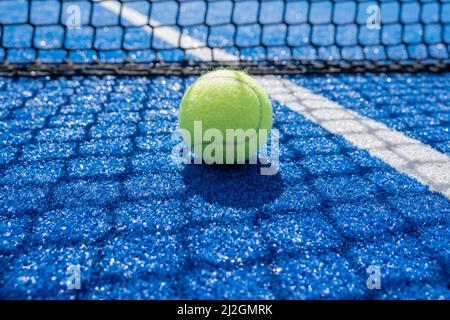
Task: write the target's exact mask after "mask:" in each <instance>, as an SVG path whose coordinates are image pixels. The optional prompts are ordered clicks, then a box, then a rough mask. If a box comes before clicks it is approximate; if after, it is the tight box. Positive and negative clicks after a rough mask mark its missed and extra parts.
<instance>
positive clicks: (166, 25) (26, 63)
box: [0, 0, 450, 75]
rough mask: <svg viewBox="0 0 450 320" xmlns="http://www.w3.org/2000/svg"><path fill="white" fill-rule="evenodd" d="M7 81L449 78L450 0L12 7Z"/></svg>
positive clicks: (5, 49)
mask: <svg viewBox="0 0 450 320" xmlns="http://www.w3.org/2000/svg"><path fill="white" fill-rule="evenodd" d="M0 40H1V48H0V75H22V74H26V75H44V74H54V75H58V74H65V75H69V74H182V73H183V74H184V73H186V74H189V73H199V72H203V71H205V70H208V69H211V68H214V67H218V66H232V67H237V68H246V69H249V70H250V71H251V72H252V73H255V74H268V73H271V74H276V73H302V72H360V71H372V72H384V71H408V72H415V71H424V70H425V71H448V70H449V61H450V58H449V56H450V1H425V0H423V1H408V0H405V1H391V0H386V1H365V0H361V1H348V0H342V1H339V0H334V1H321V0H317V1H299V0H292V1H288V0H284V1H283V0H266V1H255V0H241V1H239V0H234V1H231V0H210V1H204V0H185V1H175V0H160V1H149V0H128V1H126V0H124V1H110V0H98V1H94V0H89V1H88V0H67V1H61V0H29V1H17V0H6V1H5V0H3V1H0Z"/></svg>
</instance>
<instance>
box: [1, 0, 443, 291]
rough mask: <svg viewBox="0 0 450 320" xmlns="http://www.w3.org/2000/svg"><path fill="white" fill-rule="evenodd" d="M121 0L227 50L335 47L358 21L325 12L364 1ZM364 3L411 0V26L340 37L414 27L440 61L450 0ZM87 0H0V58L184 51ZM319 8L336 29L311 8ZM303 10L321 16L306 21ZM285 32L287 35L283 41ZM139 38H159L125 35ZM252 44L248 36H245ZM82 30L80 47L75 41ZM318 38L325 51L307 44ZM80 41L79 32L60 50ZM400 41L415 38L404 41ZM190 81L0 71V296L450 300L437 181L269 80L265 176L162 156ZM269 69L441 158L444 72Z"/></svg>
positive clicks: (302, 52)
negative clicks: (72, 24) (65, 22)
mask: <svg viewBox="0 0 450 320" xmlns="http://www.w3.org/2000/svg"><path fill="white" fill-rule="evenodd" d="M113 2H114V1H113ZM123 2H124V3H123V5H124V6H129V7H130V8H132V9H133V12H138V13H139V12H140V13H142V14H144V13H148V11H146V10H148V9H149V8H152V10H151V13H150V17H151V18H152V19H156V20H158V21H159V23H160V24H162V25H166V24H167V25H172V24H174V23H175V22H176V24H179V25H181V26H183V28H179V29H178V31H177V30H175V31H177V32H180V33H182V34H183V35H185V36H188V37H191V38H194V39H196V40H197V41H200V42H201V41H207V42H208V43H207V45H208V46H211V47H220V48H222V47H223V49H221V50H222V51H223V52H224V53H225V54H229V55H233V54H236V48H235V46H234V45H233V44H236V43H237V44H238V45H241V46H243V47H244V49H243V50H242V52H241V54H242V57H244V58H245V59H248V60H251V61H258V59H263V58H264V57H266V56H267V55H268V56H271V57H278V58H279V59H282V58H283V57H286V55H288V54H292V55H293V56H295V55H297V56H296V57H297V58H298V57H301V58H302V59H307V58H308V57H309V58H310V59H318V58H320V57H318V55H319V56H320V55H327V56H333V55H334V54H336V53H335V52H334V51H333V50H335V48H333V47H331V48H330V47H329V45H328V42H329V41H338V42H341V43H344V45H345V44H346V43H349V44H351V41H352V39H353V37H355V36H356V35H355V34H354V31H355V30H353V28H352V27H351V26H347V25H346V24H345V23H346V19H347V18H348V16H347V15H345V14H342V12H348V10H351V9H352V8H353V9H355V8H358V6H360V5H364V6H365V7H364V8H363V9H365V8H366V7H367V6H369V5H370V4H371V3H372V2H377V1H372V2H370V1H361V2H362V4H361V3H358V2H357V1H356V2H355V1H338V4H334V1H318V2H316V3H314V2H313V3H311V1H277V0H271V1H262V3H260V2H259V1H249V0H246V1H236V2H233V1H228V0H223V1H211V2H208V3H207V4H206V3H205V1H182V2H181V4H180V3H178V2H177V1H136V0H132V1H128V3H127V1H123ZM378 2H379V1H378ZM117 3H118V2H117ZM381 3H382V8H381V9H382V11H381V12H382V19H384V20H382V21H383V22H387V23H388V22H389V21H390V19H395V18H397V19H399V18H398V17H399V12H400V11H399V10H400V9H399V8H401V9H402V11H401V12H402V15H401V17H400V21H402V22H405V23H409V22H411V21H414V19H415V14H416V13H415V11H414V10H415V8H416V9H417V6H418V7H419V8H420V9H421V14H422V18H421V19H422V20H421V21H422V22H423V23H424V24H425V25H426V26H425V27H424V26H423V25H420V24H415V23H411V24H410V25H409V24H408V25H407V26H406V27H402V28H403V29H401V31H399V30H398V29H397V27H398V26H399V25H400V24H395V23H394V24H392V25H391V24H388V25H387V26H386V28H385V29H382V32H381V33H380V32H378V33H377V35H378V37H377V36H374V34H373V33H371V31H367V30H365V31H360V32H359V34H358V36H357V37H358V39H359V41H363V42H364V41H365V43H366V44H367V43H368V44H370V43H371V41H373V42H374V43H375V45H373V46H371V49H370V50H368V51H364V52H362V51H361V52H359V51H358V50H357V48H356V47H355V48H349V49H348V51H346V53H347V54H349V55H350V56H352V57H357V56H358V54H361V53H364V54H367V55H369V56H372V55H377V54H381V53H380V50H379V49H380V48H378V47H377V46H376V43H377V41H380V39H381V41H382V42H380V43H382V44H383V45H388V44H390V43H393V44H395V41H396V39H397V37H398V36H399V35H401V37H403V38H402V39H403V40H402V41H403V42H406V43H408V41H411V43H413V44H415V43H417V39H416V38H415V37H420V39H421V41H423V42H424V43H427V44H428V46H427V47H426V50H425V51H426V52H427V53H428V54H430V55H432V56H433V57H438V58H439V59H441V61H446V62H447V63H448V61H449V52H450V19H449V17H450V2H448V1H424V3H422V1H406V4H400V2H398V1H390V0H388V1H381ZM69 4H74V5H77V6H78V7H79V8H80V10H81V13H82V16H81V17H82V19H81V22H82V24H83V23H84V19H88V20H89V21H91V25H90V27H89V28H88V27H82V28H81V29H75V30H68V31H64V28H62V27H60V26H59V25H57V24H56V22H58V20H55V19H56V18H55V17H57V16H58V15H59V14H60V13H61V12H63V14H67V11H66V10H65V9H67V8H66V7H65V6H68V5H69ZM338 5H340V6H342V7H341V8H340V10H335V11H332V9H333V8H335V9H336V7H333V6H338ZM91 6H94V4H92V3H91V1H87V0H80V1H69V2H67V3H66V2H64V3H61V2H60V1H56V0H48V1H44V0H33V1H31V3H30V1H23V0H20V1H5V0H1V1H0V31H1V38H0V39H1V46H2V48H1V50H0V61H1V62H3V63H5V62H9V63H15V62H24V63H27V62H33V61H35V60H36V59H38V60H39V61H46V62H59V61H61V60H64V59H69V60H70V61H74V62H77V61H78V62H79V61H82V62H83V63H86V64H88V63H90V62H92V61H93V60H95V61H97V60H102V61H103V60H104V61H108V62H113V63H116V62H119V63H120V62H121V61H122V60H124V59H125V60H127V61H134V62H142V61H143V62H148V61H152V60H154V59H161V60H167V61H172V60H174V61H178V60H180V61H181V60H183V59H185V58H186V56H185V55H184V53H183V50H181V49H179V48H173V44H171V43H170V39H164V38H163V39H158V38H157V37H156V38H154V39H150V38H148V37H150V36H151V35H152V33H149V32H148V30H147V29H146V28H145V27H142V26H140V25H133V23H135V21H130V20H133V19H130V15H128V16H127V12H124V11H123V10H122V15H123V16H122V18H121V19H120V23H118V22H117V20H118V19H119V18H118V17H119V16H120V14H117V13H114V10H111V8H109V9H108V8H107V7H103V6H102V4H101V2H100V4H96V5H95V9H94V10H92V8H91ZM403 6H406V7H403ZM255 8H256V9H257V10H258V12H259V15H258V17H253V13H254V12H256V11H255V10H256V9H255ZM363 9H361V8H360V10H358V15H357V16H358V17H360V18H361V17H363V16H362V15H364V14H365V12H366V11H365V10H363ZM305 10H306V11H305ZM342 10H344V11H342ZM346 10H347V11H346ZM83 12H90V14H91V16H90V17H88V18H86V16H85V15H83ZM227 12H229V13H227ZM231 12H233V21H234V23H233V24H228V23H227V20H226V19H225V18H226V17H228V15H231ZM303 12H309V13H310V15H309V16H308V17H307V16H306V15H303V14H302V13H303ZM331 12H335V13H334V15H333V19H334V20H333V22H334V23H337V25H338V26H340V27H341V28H339V27H337V28H335V29H333V28H331V29H330V26H331V24H327V23H326V22H327V21H328V20H329V17H328V16H329V15H330V14H331ZM339 12H340V14H339ZM128 13H129V12H128ZM127 17H128V19H130V20H127ZM280 17H281V18H283V17H284V19H285V20H286V21H287V22H288V23H291V22H292V23H293V22H298V24H295V25H294V27H292V28H291V27H289V30H286V28H288V26H287V25H286V24H277V23H274V21H276V20H277V19H280ZM198 19H200V21H198ZM203 19H205V21H207V24H204V23H202V21H201V20H203ZM254 19H257V20H258V21H259V22H260V23H262V26H264V27H261V26H259V27H260V29H258V28H257V27H258V25H257V24H256V23H255V22H253V21H254ZM271 19H272V20H273V21H272V20H271ZM327 19H328V20H327ZM358 19H359V18H358ZM361 19H362V18H361ZM307 20H312V21H311V23H312V24H313V25H314V24H317V25H318V26H315V25H314V28H313V29H314V30H311V28H312V27H311V26H310V25H309V24H307V23H306V21H307ZM27 21H28V22H29V21H31V22H33V23H27ZM55 21H56V22H55ZM86 21H87V20H86ZM92 21H93V22H92ZM174 21H175V22H174ZM302 22H305V23H304V24H303V23H302ZM114 23H116V24H117V25H116V27H111V26H110V25H111V24H114ZM105 24H106V25H108V26H107V27H105ZM216 24H217V26H216ZM265 24H267V25H268V26H265ZM322 24H323V25H322ZM241 25H242V26H241ZM130 26H131V27H130ZM237 26H239V27H237ZM415 28H419V29H420V28H423V29H420V30H419V31H421V32H418V30H416V29H415ZM124 30H126V31H124ZM361 30H364V29H363V28H361ZM166 31H167V30H166ZM172 31H173V30H172ZM375 32H377V31H375ZM61 33H64V34H65V36H64V37H61ZM155 33H156V32H154V33H153V35H155ZM163 33H164V32H163ZM330 33H331V34H332V35H331V36H330ZM156 34H157V33H156ZM164 34H166V35H167V34H168V33H167V32H166V33H164ZM315 38H316V39H315ZM61 39H63V40H61ZM286 39H288V40H289V41H290V43H291V49H292V46H293V47H294V50H286V48H284V47H283V45H282V41H285V40H286ZM61 41H63V42H64V48H65V50H62V49H61V46H62V45H63V43H62V42H61ZM146 41H151V43H152V48H155V47H156V48H158V49H160V50H159V51H158V50H146V49H142V48H141V47H140V45H142V43H143V42H144V43H147V42H146ZM258 41H262V43H264V46H261V47H259V46H258V45H254V43H257V42H258ZM314 41H316V42H314ZM124 42H125V46H126V48H127V50H125V51H124V50H122V49H123V43H124ZM93 43H95V47H96V48H97V49H98V50H97V51H95V50H94V51H93V50H91V49H89V48H90V47H89V46H93ZM230 43H231V45H230V46H228V45H229V44H230ZM280 43H281V44H280ZM312 43H316V45H314V46H313V45H312ZM317 43H319V45H318V46H319V47H321V46H323V48H324V49H323V50H316V49H317V48H318V47H317ZM77 45H78V46H81V47H83V46H84V47H83V49H79V48H78V49H76V50H75V49H73V50H72V49H71V48H75V47H74V46H77ZM116 46H118V47H116ZM120 46H122V47H120ZM144 47H145V46H144ZM392 48H393V49H395V48H396V47H395V46H394V45H393V47H390V49H392ZM408 50H409V51H408V54H409V55H413V56H414V55H417V56H418V57H420V55H421V54H424V51H423V50H424V47H421V46H420V45H411V46H410V47H408ZM394 51H395V50H394ZM314 53H315V54H316V55H315V56H312V55H314ZM66 54H68V56H67V55H66ZM393 54H397V55H398V57H400V58H401V56H402V55H403V54H405V52H403V51H402V50H400V49H399V48H397V51H395V52H394V53H393ZM189 58H190V59H192V60H196V59H197V60H198V59H201V56H200V58H199V56H198V55H195V54H194V55H192V56H190V57H189ZM196 79H197V75H168V74H167V75H147V76H143V75H139V76H133V75H102V76H96V75H74V76H51V77H50V76H41V77H29V76H14V77H9V76H2V77H0V298H1V299H444V300H447V299H450V255H449V242H450V229H449V226H450V219H449V214H450V201H449V198H448V195H449V194H450V193H448V192H447V193H445V192H437V191H433V190H434V189H433V188H432V187H430V184H427V183H423V181H422V182H421V181H419V180H418V179H416V178H415V177H413V176H410V175H408V174H406V173H405V172H401V171H399V170H398V169H397V168H395V167H393V166H392V165H391V164H389V163H387V162H386V161H383V159H380V158H379V157H376V156H374V155H373V154H372V153H371V152H370V151H367V150H364V149H361V148H359V147H358V146H356V145H354V144H353V143H351V142H349V141H348V139H346V138H345V136H343V135H340V134H336V133H333V132H330V131H329V130H327V129H326V128H324V127H323V126H321V125H319V124H318V123H316V122H314V121H311V119H309V118H308V117H305V116H304V115H303V114H301V113H299V112H296V111H295V110H294V109H293V108H292V107H291V106H290V105H289V104H288V103H282V102H280V101H279V100H278V99H276V98H273V97H271V102H272V104H273V114H274V115H273V119H274V125H273V127H274V128H275V129H278V130H279V134H280V142H279V145H280V152H281V153H280V164H279V171H278V173H277V174H275V175H271V176H264V175H261V174H260V169H261V166H262V165H261V164H258V165H249V164H247V165H228V166H217V165H216V166H208V165H205V164H202V165H193V164H192V165H188V164H183V163H176V162H174V161H173V159H172V158H171V153H172V149H173V148H174V146H175V145H176V144H177V143H179V141H175V140H173V138H172V133H173V132H174V131H175V130H176V129H177V125H178V120H177V116H178V108H179V103H180V100H181V97H182V96H183V93H184V91H185V90H186V88H187V87H188V86H189V85H190V84H191V83H192V82H193V81H195V80H196ZM280 79H284V80H288V81H290V82H291V83H293V84H294V85H296V86H299V87H302V88H306V89H308V90H310V91H311V92H312V93H314V94H317V95H320V96H322V97H325V98H326V99H328V100H329V101H332V102H335V103H337V104H339V105H340V106H342V107H343V108H345V109H347V110H351V111H352V112H354V113H356V114H357V115H360V116H363V117H365V118H368V119H371V120H373V121H376V122H377V123H381V124H383V125H385V126H386V127H387V128H389V129H391V130H392V131H395V132H400V133H401V134H403V135H404V136H405V137H407V138H410V139H413V140H414V141H417V142H418V143H420V144H421V145H425V146H428V147H429V149H430V150H433V152H437V153H438V154H439V155H440V156H442V157H444V159H447V160H448V159H450V158H449V157H450V73H449V72H448V71H446V72H438V73H434V72H420V73H415V72H406V73H405V72H388V73H378V72H374V73H371V72H356V73H355V72H352V73H339V72H338V73H326V74H316V73H311V74H309V73H306V74H295V75H283V76H280ZM445 157H446V158H445ZM427 161H429V159H426V158H424V159H421V161H419V162H421V163H424V164H426V163H427ZM443 165H447V166H448V165H449V163H448V162H447V163H444V164H443ZM446 177H447V180H446V181H444V182H445V183H446V185H447V190H449V189H448V188H450V187H449V186H450V180H449V178H448V177H449V175H448V172H447V176H446ZM73 266H75V267H76V268H78V269H77V270H79V274H80V276H81V280H80V285H81V287H80V288H78V289H77V288H75V289H73V288H72V289H70V288H69V287H68V285H67V281H68V279H69V278H70V276H71V273H70V268H72V267H73ZM369 266H377V267H379V270H380V275H381V278H380V279H381V280H380V281H381V288H380V289H375V290H374V289H372V290H371V289H369V288H368V286H367V280H368V278H369V276H370V274H369V273H368V272H367V268H368V267H369Z"/></svg>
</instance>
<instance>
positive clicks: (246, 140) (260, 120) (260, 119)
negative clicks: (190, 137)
mask: <svg viewBox="0 0 450 320" xmlns="http://www.w3.org/2000/svg"><path fill="white" fill-rule="evenodd" d="M206 79H227V80H232V81H237V82H239V83H242V84H244V85H246V86H247V87H249V88H250V89H251V90H252V92H253V93H254V94H255V95H256V98H257V99H258V106H259V119H258V125H257V126H256V128H255V131H256V132H255V133H254V134H252V135H251V136H249V137H245V139H244V141H241V142H239V143H234V142H233V143H228V142H227V141H223V142H222V145H224V144H225V145H236V146H237V145H241V144H243V143H248V142H249V141H250V139H252V138H253V137H255V136H257V135H258V131H259V129H260V127H261V122H262V113H263V107H262V103H261V98H260V97H259V94H258V92H257V91H256V90H255V89H254V88H253V87H252V86H251V85H249V84H248V83H246V82H245V81H242V80H240V79H236V78H233V77H224V76H220V77H210V78H203V79H200V81H203V80H206ZM200 81H199V82H200ZM197 83H198V82H197ZM194 85H196V84H194ZM211 143H213V144H216V142H215V141H214V142H203V141H202V143H196V144H195V143H194V144H193V146H197V145H200V144H201V145H204V144H207V145H210V144H211Z"/></svg>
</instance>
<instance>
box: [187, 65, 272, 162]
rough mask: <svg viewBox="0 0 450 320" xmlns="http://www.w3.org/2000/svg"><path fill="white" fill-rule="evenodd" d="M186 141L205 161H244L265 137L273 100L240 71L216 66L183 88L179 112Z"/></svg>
mask: <svg viewBox="0 0 450 320" xmlns="http://www.w3.org/2000/svg"><path fill="white" fill-rule="evenodd" d="M179 126H180V129H181V134H182V136H183V139H184V141H185V143H186V144H187V145H188V146H189V147H190V148H191V149H193V151H194V153H195V154H196V155H197V156H198V157H201V159H202V160H203V161H204V162H206V163H208V164H212V163H217V164H222V163H227V164H232V163H244V162H245V161H246V160H248V159H249V158H250V157H251V156H253V155H254V154H256V152H257V151H258V149H259V148H261V147H262V146H263V145H264V144H265V143H266V141H267V137H268V135H269V130H270V129H271V128H272V105H271V103H270V100H269V98H268V96H267V95H266V93H265V92H264V90H263V89H262V88H261V86H260V85H259V84H258V82H256V80H254V79H253V78H252V77H250V76H249V75H247V74H246V73H245V72H242V71H235V70H216V71H212V72H209V73H207V74H205V75H203V76H201V77H200V78H199V79H198V80H197V81H195V82H194V83H193V84H192V85H191V86H190V87H189V88H188V89H187V90H186V92H185V94H184V96H183V99H182V100H181V105H180V111H179Z"/></svg>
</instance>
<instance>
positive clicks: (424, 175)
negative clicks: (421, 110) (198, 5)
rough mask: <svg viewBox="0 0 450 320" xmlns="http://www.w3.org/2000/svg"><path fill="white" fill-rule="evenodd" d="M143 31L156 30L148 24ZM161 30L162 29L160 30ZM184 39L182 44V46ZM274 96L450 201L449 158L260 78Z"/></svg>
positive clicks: (126, 14) (226, 57)
mask: <svg viewBox="0 0 450 320" xmlns="http://www.w3.org/2000/svg"><path fill="white" fill-rule="evenodd" d="M101 5H102V6H103V7H105V8H106V9H108V10H110V11H112V12H115V13H116V14H121V15H122V17H123V18H125V19H127V20H128V21H130V22H132V23H135V24H136V25H142V24H147V22H149V23H150V25H152V26H160V25H161V24H160V23H159V22H158V21H155V20H150V21H147V20H148V17H147V16H145V15H143V14H141V13H139V12H138V11H136V10H134V9H132V8H129V7H127V6H126V5H121V4H120V3H119V2H116V1H106V2H102V3H101ZM143 28H144V30H146V31H148V32H152V30H151V28H150V27H149V26H144V27H143ZM158 29H159V31H158ZM154 30H155V31H154V32H155V33H154V35H153V36H157V37H159V38H161V39H162V40H164V41H165V42H167V43H170V44H171V45H173V46H176V47H181V48H184V49H186V48H197V47H204V46H205V44H204V43H202V42H200V41H198V40H196V39H194V38H192V37H189V36H187V35H182V34H181V33H180V32H179V31H178V30H176V29H174V28H171V27H167V26H163V27H159V28H156V29H154ZM178 41H180V43H178ZM187 51H188V52H189V53H190V54H191V55H194V56H196V57H198V58H200V59H202V60H206V61H208V60H211V50H210V49H209V48H199V49H193V50H187ZM214 58H215V59H217V60H223V61H237V60H238V57H236V56H233V55H231V54H229V53H227V52H225V51H223V50H220V49H214ZM258 79H259V81H260V82H261V84H262V85H263V87H264V88H265V90H266V91H267V92H268V93H269V95H270V96H271V97H272V98H274V99H276V100H278V101H279V102H281V103H283V104H284V105H286V106H287V107H288V108H290V109H291V110H293V111H295V112H297V113H300V114H302V115H303V116H304V117H305V118H307V119H308V120H310V121H312V122H314V123H316V124H318V125H320V126H321V127H323V128H325V129H326V130H328V131H330V132H331V133H333V134H336V135H339V136H342V137H344V138H345V139H346V140H347V141H349V142H350V143H352V144H353V145H354V146H356V147H357V148H359V149H362V150H366V151H368V152H369V153H370V154H371V155H372V156H373V157H376V158H378V159H381V160H382V161H384V162H385V163H387V164H388V165H390V166H391V167H393V168H395V169H396V170H398V171H399V172H402V173H405V174H407V175H409V176H411V177H413V178H415V179H417V180H418V181H420V182H421V183H423V184H425V185H427V186H429V188H430V189H431V190H434V191H437V192H439V193H441V194H443V195H445V196H446V197H447V198H450V157H449V156H448V155H446V154H444V153H441V152H439V151H436V150H434V149H432V148H431V147H430V146H428V145H425V144H423V143H421V142H420V141H417V140H414V139H412V138H409V137H407V136H406V135H404V134H403V133H401V132H398V131H395V130H393V129H391V128H389V127H387V126H386V125H384V124H382V123H380V122H377V121H374V120H372V119H369V118H366V117H364V116H361V115H359V114H358V113H356V112H353V111H351V110H348V109H346V108H345V107H343V106H341V105H340V104H338V103H336V102H333V101H331V100H328V99H327V98H325V97H322V96H320V95H317V94H315V93H313V92H311V91H309V90H307V89H305V88H303V87H300V86H298V85H296V84H295V83H293V82H291V81H289V80H287V79H282V78H280V77H275V76H265V77H258Z"/></svg>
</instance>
